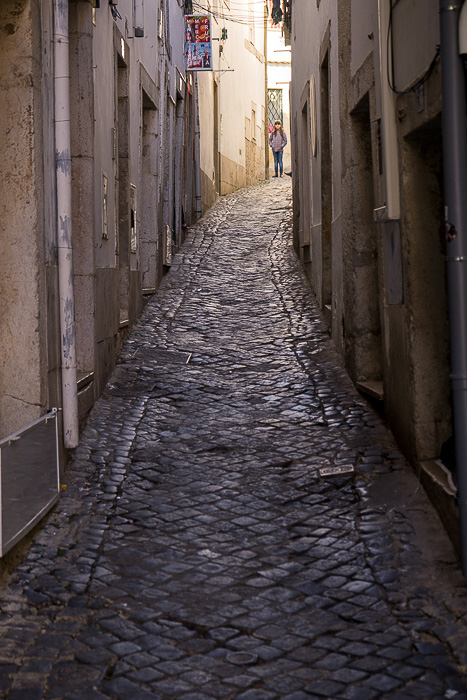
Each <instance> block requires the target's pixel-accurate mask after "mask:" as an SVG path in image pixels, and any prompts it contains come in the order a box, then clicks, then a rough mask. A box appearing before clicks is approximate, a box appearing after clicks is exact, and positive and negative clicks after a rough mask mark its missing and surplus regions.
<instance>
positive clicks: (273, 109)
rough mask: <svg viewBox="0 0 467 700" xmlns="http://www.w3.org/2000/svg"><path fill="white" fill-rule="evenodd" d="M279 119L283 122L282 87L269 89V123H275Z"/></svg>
mask: <svg viewBox="0 0 467 700" xmlns="http://www.w3.org/2000/svg"><path fill="white" fill-rule="evenodd" d="M277 120H279V121H280V123H281V124H283V116H282V88H269V89H268V123H269V125H274V122H275V121H277Z"/></svg>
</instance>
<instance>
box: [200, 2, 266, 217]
mask: <svg viewBox="0 0 467 700" xmlns="http://www.w3.org/2000/svg"><path fill="white" fill-rule="evenodd" d="M196 7H197V11H198V10H199V12H200V13H201V14H203V13H207V14H209V15H210V16H211V20H212V21H211V26H212V38H213V61H212V68H213V70H212V71H209V72H199V73H198V74H197V83H198V86H199V114H200V122H201V124H202V125H203V128H202V130H201V155H200V163H201V190H202V201H203V211H204V210H205V209H206V208H207V207H209V206H210V205H211V204H212V203H213V201H214V200H215V198H216V197H217V195H219V194H220V195H226V194H230V193H231V192H234V191H235V190H237V189H239V188H240V187H245V186H247V185H252V184H257V183H259V182H261V181H263V180H265V179H267V177H268V163H269V154H268V145H267V100H266V80H267V63H266V7H265V6H264V5H263V4H262V3H252V2H251V1H250V2H249V1H248V0H239V1H238V2H236V3H235V7H233V6H232V7H231V6H230V3H229V2H227V1H226V0H211V1H209V0H200V2H199V3H198V4H197V6H196Z"/></svg>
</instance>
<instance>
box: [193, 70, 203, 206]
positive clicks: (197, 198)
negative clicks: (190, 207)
mask: <svg viewBox="0 0 467 700" xmlns="http://www.w3.org/2000/svg"><path fill="white" fill-rule="evenodd" d="M194 93H195V201H196V218H197V219H200V218H201V214H202V202H201V153H200V151H201V149H200V126H199V92H198V76H197V73H196V71H195V90H194Z"/></svg>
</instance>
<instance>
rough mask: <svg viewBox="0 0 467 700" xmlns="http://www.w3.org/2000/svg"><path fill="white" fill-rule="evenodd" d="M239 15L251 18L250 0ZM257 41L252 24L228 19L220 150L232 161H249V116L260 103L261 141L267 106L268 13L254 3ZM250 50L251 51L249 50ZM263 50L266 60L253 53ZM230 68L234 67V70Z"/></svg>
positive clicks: (221, 65)
mask: <svg viewBox="0 0 467 700" xmlns="http://www.w3.org/2000/svg"><path fill="white" fill-rule="evenodd" d="M237 6H238V8H239V9H238V10H237V11H236V15H237V16H238V15H239V14H240V16H241V17H245V18H247V17H248V1H247V0H239V2H238V3H237ZM254 8H255V12H254V36H253V38H254V41H253V43H250V36H251V32H250V27H249V26H245V25H243V24H239V23H237V22H232V21H230V22H229V21H227V22H225V26H226V28H227V31H228V39H227V41H225V42H224V50H223V53H222V56H221V59H220V62H219V70H221V71H222V70H226V71H228V72H225V73H219V76H220V78H219V90H220V100H219V112H220V114H221V129H220V139H221V145H220V149H221V152H222V154H223V155H225V156H227V157H228V158H230V159H231V160H232V161H234V162H237V163H239V164H240V165H244V164H245V143H244V140H245V118H247V119H251V109H252V103H254V104H255V105H256V127H257V128H256V139H257V142H258V143H259V142H260V139H261V133H264V132H260V131H259V130H258V129H259V127H261V115H262V108H265V90H266V87H265V80H266V77H265V68H266V66H265V62H264V49H265V46H264V13H263V8H262V6H258V5H254ZM249 49H250V50H249ZM255 50H256V52H259V55H260V57H262V61H261V60H259V58H258V57H257V56H256V55H255V54H254V53H252V51H255ZM230 69H233V72H231V70H230Z"/></svg>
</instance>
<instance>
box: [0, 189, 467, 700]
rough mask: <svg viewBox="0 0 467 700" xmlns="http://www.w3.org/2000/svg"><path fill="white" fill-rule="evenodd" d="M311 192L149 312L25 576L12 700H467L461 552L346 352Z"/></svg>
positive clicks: (218, 211)
mask: <svg viewBox="0 0 467 700" xmlns="http://www.w3.org/2000/svg"><path fill="white" fill-rule="evenodd" d="M290 200H291V188H290V180H289V179H288V178H284V179H282V180H280V179H278V180H276V181H271V182H269V183H266V184H263V185H259V186H257V187H252V188H248V189H246V190H242V191H240V192H238V193H236V194H235V195H231V196H228V197H224V198H222V199H220V200H219V201H218V202H217V203H216V204H215V205H214V207H213V209H212V210H211V211H210V212H209V213H208V214H207V215H206V216H205V217H204V218H203V219H202V220H201V221H200V222H199V223H198V224H197V225H196V226H195V227H193V228H192V229H191V231H190V232H189V234H188V238H187V241H186V243H185V245H184V247H183V249H182V250H181V252H179V253H178V254H177V255H176V256H175V257H174V262H173V265H172V269H171V271H170V273H169V274H168V275H167V277H166V278H165V280H164V282H163V285H162V287H161V289H160V291H159V292H158V293H157V295H156V296H155V297H154V298H153V299H152V300H151V301H150V302H149V303H148V305H147V306H146V307H145V311H144V314H143V317H142V319H141V321H140V322H139V323H138V325H137V327H136V329H135V330H134V332H133V333H132V335H131V337H130V338H129V340H128V341H127V342H126V344H125V347H124V350H123V354H122V356H121V360H120V363H119V364H118V366H117V370H116V372H115V373H114V375H113V377H112V380H111V383H110V384H109V386H108V388H107V390H106V391H105V393H104V395H103V397H102V399H101V400H100V401H99V402H98V403H97V404H96V406H95V408H94V409H93V411H92V413H91V416H90V418H89V420H88V424H87V427H86V428H85V430H84V433H83V436H82V441H81V445H80V447H79V448H78V449H77V450H76V451H75V454H74V458H73V461H72V463H71V464H70V465H69V467H68V469H67V471H66V473H65V476H64V482H65V484H64V486H65V485H66V488H64V490H63V494H62V497H61V500H60V502H59V504H58V505H57V507H56V508H55V510H54V511H53V512H52V513H51V514H50V515H49V516H48V518H47V520H46V522H45V524H42V526H41V528H40V529H39V530H38V531H36V533H35V536H34V538H33V540H32V543H31V544H30V546H29V548H28V550H27V552H26V554H25V556H24V558H23V559H22V561H21V562H20V563H19V564H18V565H17V567H16V568H15V569H14V571H13V573H12V574H11V576H10V577H9V578H8V579H7V580H4V581H3V587H2V592H1V596H0V597H1V606H0V607H1V616H0V693H1V694H2V697H5V698H8V700H40V699H41V698H45V699H47V700H49V699H50V700H51V699H52V698H53V699H58V698H66V699H67V700H74V699H76V700H78V699H79V700H101V699H104V698H117V699H122V700H126V699H128V700H140V699H141V700H143V699H146V698H148V699H149V698H164V699H165V698H185V699H186V700H207V699H210V698H221V699H228V698H238V700H274V699H275V698H282V699H284V700H286V699H287V700H302V699H305V698H308V699H309V698H349V699H350V698H354V699H356V700H370V699H371V698H393V699H397V700H403V699H405V698H407V699H408V698H421V699H423V700H431V699H432V698H433V699H434V698H436V699H438V698H454V697H455V698H456V699H457V700H461V699H463V698H464V699H465V698H467V680H466V675H465V670H466V666H467V626H466V615H465V613H466V604H467V596H466V589H465V584H464V579H463V578H462V576H461V573H460V566H459V563H458V561H457V559H456V557H455V555H454V553H453V550H452V547H451V545H450V542H449V540H448V538H447V536H446V534H445V533H444V531H443V529H442V527H441V525H440V523H439V521H438V519H437V517H436V515H435V513H434V510H433V508H432V507H431V505H430V504H429V503H428V501H427V499H426V497H425V495H424V493H423V492H422V490H421V489H420V488H419V486H418V482H417V478H416V475H415V474H414V473H413V471H412V470H411V469H410V468H409V467H408V466H407V464H406V463H405V461H404V459H403V457H402V455H401V453H400V452H399V450H398V449H397V446H396V445H395V443H394V441H393V439H392V437H391V435H390V434H389V432H388V431H387V430H386V428H385V426H384V424H383V423H382V421H381V420H380V418H379V417H378V416H377V415H376V414H375V413H374V412H373V410H372V408H371V407H370V406H369V405H368V404H367V403H366V402H365V401H364V400H363V399H362V397H361V396H360V395H359V394H358V393H357V392H356V390H355V389H354V387H353V385H352V384H351V382H350V380H349V379H348V377H347V375H346V373H345V372H344V371H343V369H342V368H341V367H340V365H339V363H338V361H337V359H336V356H335V354H334V351H333V349H332V347H331V344H330V341H329V337H328V335H327V333H326V330H325V327H324V326H323V324H322V322H321V321H320V318H319V316H318V314H317V312H316V310H315V308H314V307H313V301H312V296H311V294H310V291H309V288H308V286H307V284H306V282H305V280H304V277H303V274H302V272H301V270H300V267H299V263H298V261H297V260H296V257H295V255H294V252H293V248H292V245H291V208H290ZM336 465H340V466H342V467H347V469H348V470H349V471H345V469H344V470H343V473H342V474H341V475H333V474H326V473H325V472H321V471H320V470H322V469H323V468H325V467H333V466H336ZM350 468H352V469H354V472H353V473H352V472H351V471H350Z"/></svg>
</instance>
